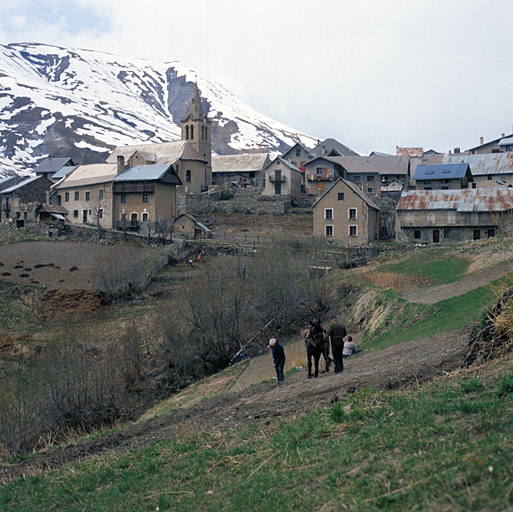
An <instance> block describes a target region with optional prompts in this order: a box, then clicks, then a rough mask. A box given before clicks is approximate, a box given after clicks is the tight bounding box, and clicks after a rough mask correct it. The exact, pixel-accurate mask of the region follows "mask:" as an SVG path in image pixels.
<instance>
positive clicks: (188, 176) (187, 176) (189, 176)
mask: <svg viewBox="0 0 513 512" xmlns="http://www.w3.org/2000/svg"><path fill="white" fill-rule="evenodd" d="M185 181H189V182H190V181H191V171H187V172H186V173H185Z"/></svg>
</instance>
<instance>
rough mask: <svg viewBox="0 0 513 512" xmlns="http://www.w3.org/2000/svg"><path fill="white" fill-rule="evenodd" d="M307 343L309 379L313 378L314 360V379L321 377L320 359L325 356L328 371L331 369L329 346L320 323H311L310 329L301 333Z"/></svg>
mask: <svg viewBox="0 0 513 512" xmlns="http://www.w3.org/2000/svg"><path fill="white" fill-rule="evenodd" d="M301 334H302V335H303V339H304V341H305V348H306V357H307V360H308V378H309V379H311V378H312V358H313V360H314V364H315V374H314V377H315V378H317V377H318V376H319V359H320V358H321V354H322V355H323V356H324V361H325V364H326V370H325V371H327V372H329V369H330V357H329V344H327V343H326V342H325V340H324V330H323V329H322V327H321V326H320V324H319V323H318V322H310V327H309V328H308V329H306V330H304V331H301Z"/></svg>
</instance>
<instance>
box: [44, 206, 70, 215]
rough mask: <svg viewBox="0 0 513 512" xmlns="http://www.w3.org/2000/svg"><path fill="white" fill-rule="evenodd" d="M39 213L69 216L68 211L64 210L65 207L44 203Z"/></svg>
mask: <svg viewBox="0 0 513 512" xmlns="http://www.w3.org/2000/svg"><path fill="white" fill-rule="evenodd" d="M38 211H39V212H46V213H57V214H63V215H67V214H68V210H66V208H64V206H60V205H56V204H48V203H44V204H42V205H41V206H40V207H39V210H38Z"/></svg>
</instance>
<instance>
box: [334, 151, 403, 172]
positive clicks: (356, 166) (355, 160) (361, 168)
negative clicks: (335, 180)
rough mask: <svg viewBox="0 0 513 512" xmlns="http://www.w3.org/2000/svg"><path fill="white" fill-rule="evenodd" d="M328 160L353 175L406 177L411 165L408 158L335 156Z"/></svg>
mask: <svg viewBox="0 0 513 512" xmlns="http://www.w3.org/2000/svg"><path fill="white" fill-rule="evenodd" d="M327 159H328V160H332V161H333V162H336V163H338V164H340V165H341V166H342V167H343V168H344V169H345V170H346V171H347V172H349V173H353V174H357V173H358V174H364V173H378V174H380V175H381V174H382V175H388V174H403V175H405V176H406V175H407V174H408V166H409V163H410V159H409V157H408V156H378V155H372V156H334V157H327Z"/></svg>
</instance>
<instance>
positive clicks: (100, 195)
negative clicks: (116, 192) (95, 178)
mask: <svg viewBox="0 0 513 512" xmlns="http://www.w3.org/2000/svg"><path fill="white" fill-rule="evenodd" d="M98 197H99V198H100V199H103V190H100V191H99V192H98Z"/></svg>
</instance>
